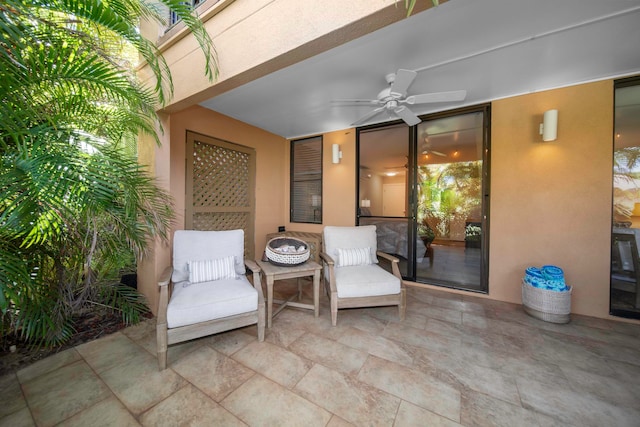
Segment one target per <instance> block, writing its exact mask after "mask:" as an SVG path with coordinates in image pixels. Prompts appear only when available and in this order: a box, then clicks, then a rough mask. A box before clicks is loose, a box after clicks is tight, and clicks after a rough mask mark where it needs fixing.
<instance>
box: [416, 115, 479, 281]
mask: <svg viewBox="0 0 640 427" xmlns="http://www.w3.org/2000/svg"><path fill="white" fill-rule="evenodd" d="M483 147H484V113H483V111H476V112H471V113H467V114H458V115H454V116H449V117H442V118H436V119H433V120H425V121H423V122H422V123H420V124H419V125H418V127H417V152H416V158H417V185H416V189H417V215H416V220H417V231H418V236H419V237H420V238H421V240H422V241H423V243H424V246H425V248H426V249H425V253H424V256H423V257H420V256H418V258H417V259H416V260H417V262H416V279H417V281H419V282H426V283H430V284H439V285H444V286H450V287H455V288H461V289H467V290H476V291H484V290H486V284H485V281H484V280H482V277H483V265H484V263H483V250H482V244H483V241H484V238H485V229H486V226H485V221H483V197H482V194H483V170H484V169H483V151H484V149H483ZM416 255H419V254H416Z"/></svg>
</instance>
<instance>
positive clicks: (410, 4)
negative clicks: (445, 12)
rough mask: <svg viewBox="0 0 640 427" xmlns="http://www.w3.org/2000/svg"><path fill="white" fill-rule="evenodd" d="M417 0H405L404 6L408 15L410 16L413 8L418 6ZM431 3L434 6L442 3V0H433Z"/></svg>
mask: <svg viewBox="0 0 640 427" xmlns="http://www.w3.org/2000/svg"><path fill="white" fill-rule="evenodd" d="M416 2H417V0H404V7H405V9H407V16H410V15H411V13H413V8H414V7H416ZM431 3H432V4H433V5H434V6H438V5H439V4H440V0H431Z"/></svg>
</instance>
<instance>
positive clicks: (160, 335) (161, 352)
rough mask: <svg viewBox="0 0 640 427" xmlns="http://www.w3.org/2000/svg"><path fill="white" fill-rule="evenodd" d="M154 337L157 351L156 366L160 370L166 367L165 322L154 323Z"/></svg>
mask: <svg viewBox="0 0 640 427" xmlns="http://www.w3.org/2000/svg"><path fill="white" fill-rule="evenodd" d="M156 339H157V343H156V346H157V352H158V367H159V368H160V370H161V371H162V370H164V369H166V368H167V324H166V323H159V324H158V325H156Z"/></svg>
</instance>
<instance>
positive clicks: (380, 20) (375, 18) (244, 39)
mask: <svg viewBox="0 0 640 427" xmlns="http://www.w3.org/2000/svg"><path fill="white" fill-rule="evenodd" d="M430 4H431V2H430V1H419V2H418V5H417V7H416V11H418V10H422V9H424V8H426V7H428V6H429V5H430ZM203 6H205V7H206V6H207V3H206V2H205V4H204V5H203ZM203 6H200V8H198V11H201V10H202V9H201V8H202V7H203ZM405 17H406V10H405V8H404V2H398V1H397V0H376V1H370V0H355V1H342V0H324V1H316V0H220V1H218V2H217V3H215V4H214V5H213V6H211V7H210V8H209V9H207V10H206V11H204V12H201V18H202V20H203V21H204V24H205V28H206V29H207V32H208V33H209V34H210V36H211V38H212V39H213V43H214V46H215V48H216V50H217V58H218V62H219V69H220V75H219V77H218V79H217V81H216V82H213V83H212V82H209V81H208V79H207V78H206V77H205V75H204V57H203V55H202V52H201V50H200V49H199V46H198V44H197V42H196V41H195V39H194V38H193V37H192V36H191V35H190V34H189V33H188V32H187V31H186V30H182V31H177V30H172V31H171V32H170V33H169V34H173V33H174V32H175V33H176V34H173V35H171V36H170V37H160V36H162V35H163V34H164V30H163V29H161V28H158V27H157V25H154V24H152V23H149V22H146V23H143V25H141V32H142V34H143V35H144V36H145V37H147V38H148V39H150V40H158V41H159V42H160V43H161V44H160V48H161V51H162V52H163V55H164V56H165V58H166V60H167V63H168V65H169V67H170V69H171V72H172V75H173V76H174V86H175V94H174V98H173V100H172V101H171V102H170V104H169V105H168V106H167V107H166V111H167V112H175V111H180V110H182V109H183V108H185V107H188V106H191V105H194V104H197V103H199V102H202V101H204V100H206V99H208V98H211V97H213V96H215V95H218V94H220V93H223V92H225V91H227V90H230V89H233V88H235V87H238V86H240V85H242V84H245V83H247V82H250V81H253V80H255V79H257V78H259V77H262V76H265V75H267V74H269V73H271V72H273V71H276V70H279V69H282V68H284V67H287V66H289V65H291V64H294V63H296V62H299V61H302V60H304V59H307V58H310V57H313V56H315V55H317V54H319V53H321V52H324V51H326V50H329V49H331V48H333V47H336V46H339V45H341V44H343V43H346V42H348V41H350V40H353V39H356V38H358V37H360V36H362V35H365V34H368V33H370V32H372V31H375V30H377V29H380V28H382V27H384V26H386V25H389V24H391V23H393V22H396V21H398V20H401V19H403V18H405ZM140 75H141V76H145V75H148V70H147V69H146V67H143V68H142V69H141V72H140Z"/></svg>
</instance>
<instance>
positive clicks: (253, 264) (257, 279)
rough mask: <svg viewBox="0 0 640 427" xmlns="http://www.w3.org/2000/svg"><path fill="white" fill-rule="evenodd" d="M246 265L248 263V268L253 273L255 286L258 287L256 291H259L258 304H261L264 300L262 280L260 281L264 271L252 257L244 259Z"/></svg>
mask: <svg viewBox="0 0 640 427" xmlns="http://www.w3.org/2000/svg"><path fill="white" fill-rule="evenodd" d="M244 265H246V266H247V268H248V269H249V270H251V272H252V273H253V287H254V288H256V291H258V304H260V303H261V302H262V301H264V295H263V292H262V282H261V281H260V272H261V271H262V269H261V268H260V266H259V265H258V264H257V263H256V262H255V261H253V260H250V259H246V260H244Z"/></svg>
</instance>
